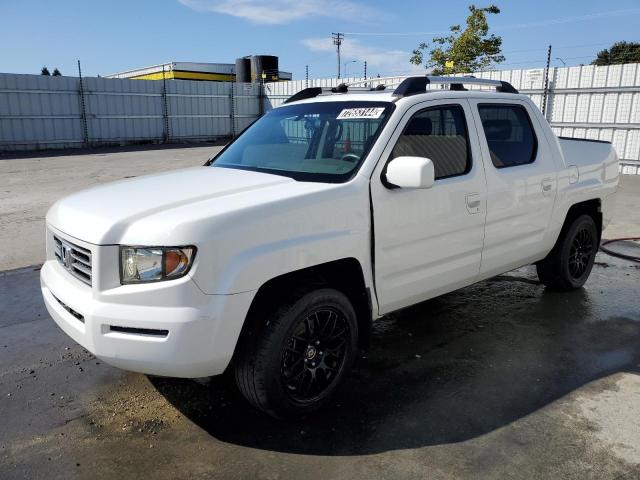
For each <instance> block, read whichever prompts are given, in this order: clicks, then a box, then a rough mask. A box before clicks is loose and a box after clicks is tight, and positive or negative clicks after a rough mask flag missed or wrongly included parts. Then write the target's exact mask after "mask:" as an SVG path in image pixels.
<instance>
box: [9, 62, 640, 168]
mask: <svg viewBox="0 0 640 480" xmlns="http://www.w3.org/2000/svg"><path fill="white" fill-rule="evenodd" d="M475 76H477V77H480V78H491V79H497V80H505V81H508V82H509V83H511V84H512V85H513V86H514V87H515V88H517V89H518V90H520V92H522V93H524V94H527V95H529V96H530V97H531V98H532V100H533V101H534V103H535V104H536V105H538V107H541V106H542V97H543V92H544V90H543V88H544V70H543V69H529V70H496V71H490V72H480V73H477V74H475ZM404 78H405V77H395V78H393V79H390V80H389V79H386V80H384V81H380V80H376V79H375V78H372V79H370V81H371V84H372V85H375V84H376V83H385V84H387V85H397V84H398V83H400V82H401V81H402V80H403V79H404ZM357 80H362V79H360V78H349V79H342V80H338V79H335V78H328V79H313V80H308V81H305V80H296V81H289V82H279V83H268V84H266V85H265V86H264V91H263V95H261V86H260V85H259V84H241V83H229V82H203V81H187V80H167V81H166V82H163V81H152V80H122V79H106V78H84V79H83V81H82V92H81V88H80V80H79V79H78V78H75V77H46V76H41V75H17V74H0V151H14V150H36V149H48V148H72V147H80V146H94V145H110V144H128V143H141V142H184V141H202V140H214V139H217V138H221V137H231V136H234V135H235V134H237V133H238V132H240V131H241V130H242V129H243V128H245V127H246V126H247V125H248V124H249V123H251V122H252V121H253V120H255V119H256V118H257V117H259V116H260V115H261V114H262V113H263V112H264V111H266V110H269V109H270V108H272V107H275V106H277V105H280V104H281V103H282V102H283V101H284V100H285V99H286V98H288V97H289V96H291V95H293V94H294V93H296V92H298V91H300V90H301V89H303V88H305V87H307V86H309V87H311V86H335V85H337V84H338V83H341V82H349V81H357ZM546 117H547V119H548V120H549V122H550V123H551V125H552V127H553V129H554V130H555V132H556V133H557V134H559V135H562V136H568V137H576V138H592V139H599V140H607V141H611V142H613V145H614V147H615V148H616V151H617V152H618V155H619V156H620V158H621V159H623V160H624V166H623V171H625V173H640V64H636V63H630V64H625V65H610V66H603V67H596V66H593V65H585V66H579V67H566V68H552V69H550V71H549V90H548V95H547V107H546Z"/></svg>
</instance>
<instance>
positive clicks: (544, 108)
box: [542, 45, 551, 118]
mask: <svg viewBox="0 0 640 480" xmlns="http://www.w3.org/2000/svg"><path fill="white" fill-rule="evenodd" d="M550 64H551V45H549V49H548V50H547V66H546V67H545V69H544V93H543V94H542V115H543V116H544V117H545V118H547V115H546V112H547V94H548V93H549V65H550Z"/></svg>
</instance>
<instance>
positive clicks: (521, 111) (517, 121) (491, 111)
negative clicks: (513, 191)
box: [478, 104, 538, 168]
mask: <svg viewBox="0 0 640 480" xmlns="http://www.w3.org/2000/svg"><path fill="white" fill-rule="evenodd" d="M478 112H479V113H480V120H481V121H482V128H483V130H484V134H485V137H486V139H487V145H488V147H489V153H490V154H491V162H492V163H493V165H494V167H496V168H506V167H516V166H518V165H526V164H528V163H532V162H533V161H534V160H535V159H536V152H537V149H538V141H537V139H536V135H535V133H534V131H533V126H532V124H531V119H530V118H529V114H528V113H527V110H526V109H525V108H524V107H523V106H521V105H504V104H497V105H487V104H481V105H478Z"/></svg>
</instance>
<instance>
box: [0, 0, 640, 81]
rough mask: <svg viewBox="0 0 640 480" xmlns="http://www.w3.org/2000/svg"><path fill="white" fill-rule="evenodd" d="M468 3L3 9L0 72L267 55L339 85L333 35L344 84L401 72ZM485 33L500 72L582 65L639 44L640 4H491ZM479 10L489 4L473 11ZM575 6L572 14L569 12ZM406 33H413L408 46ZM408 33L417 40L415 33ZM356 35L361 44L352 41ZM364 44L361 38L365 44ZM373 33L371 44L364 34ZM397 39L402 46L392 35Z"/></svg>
mask: <svg viewBox="0 0 640 480" xmlns="http://www.w3.org/2000/svg"><path fill="white" fill-rule="evenodd" d="M469 3H471V2H470V1H469V0H466V1H459V0H449V1H446V2H428V1H424V0H423V1H417V0H416V1H413V0H404V1H403V0H395V1H388V0H387V1H384V2H383V1H378V0H343V1H339V0H155V1H152V0H128V1H127V0H91V1H88V0H84V1H80V0H0V19H2V28H0V71H2V72H16V73H39V71H40V68H41V67H42V66H43V65H47V66H48V67H49V69H50V70H53V68H54V67H58V68H59V69H60V70H61V71H62V73H63V74H69V75H76V59H78V58H79V59H81V61H82V65H83V73H85V74H86V75H97V74H101V75H106V74H109V73H113V72H116V71H121V70H127V69H130V68H135V67H142V66H148V65H153V64H158V63H163V62H166V61H194V62H197V61H201V62H221V63H231V62H233V61H234V59H235V58H236V57H238V56H243V55H248V54H258V53H263V54H272V55H278V56H279V57H280V69H281V70H286V71H291V72H293V74H294V78H303V77H304V69H305V65H309V69H310V75H311V76H313V77H327V76H332V75H335V70H336V59H335V52H334V47H333V45H332V44H331V40H330V35H331V32H336V31H340V32H346V33H347V35H346V39H345V44H344V45H343V47H344V48H343V61H351V60H355V61H356V62H355V63H350V64H349V65H348V71H349V73H350V74H355V73H358V74H361V72H362V62H363V61H364V60H367V62H368V65H369V73H370V74H371V75H375V74H377V73H380V74H381V75H382V76H385V75H395V74H401V73H406V72H409V71H410V70H411V69H412V66H411V65H410V64H409V62H408V57H409V56H410V52H411V50H412V49H413V48H414V47H415V46H416V45H417V44H418V43H419V42H420V41H425V40H426V41H428V40H430V39H431V37H432V35H430V34H429V33H428V32H436V33H437V32H445V31H446V30H447V29H448V27H449V26H450V25H452V24H455V23H463V22H464V18H465V17H466V15H467V13H468V10H467V6H468V5H469ZM494 3H495V4H496V5H498V6H499V7H500V9H501V10H502V13H500V15H498V16H492V18H491V19H490V22H491V23H490V24H491V26H492V28H493V30H494V31H495V33H496V34H499V35H501V36H502V37H503V51H504V53H505V56H506V58H507V59H506V61H505V63H504V64H503V67H501V68H526V67H539V66H543V65H544V61H545V58H546V48H547V45H549V44H552V45H553V46H554V50H553V55H552V57H553V59H554V60H553V65H556V66H561V65H562V62H561V61H560V60H556V57H561V58H563V59H564V61H565V62H566V63H567V64H568V65H577V64H580V63H589V62H590V60H591V59H592V58H593V56H594V54H595V52H597V51H598V50H600V49H602V48H605V47H607V46H608V45H610V44H611V43H612V42H614V41H617V40H627V41H640V28H639V27H638V25H640V0H611V1H609V2H606V3H603V2H602V1H595V0H581V1H564V2H562V1H559V0H555V1H549V0H542V1H540V0H539V1H528V2H525V1H523V0H509V1H507V0H496V1H495V2H494ZM477 5H478V6H485V5H486V4H485V3H477ZM577 6H579V8H576V7H577ZM406 33H411V34H409V35H405V34H406ZM413 33H416V34H413ZM357 34H358V35H357ZM362 34H367V35H362ZM371 34H375V35H371ZM397 34H400V35H397Z"/></svg>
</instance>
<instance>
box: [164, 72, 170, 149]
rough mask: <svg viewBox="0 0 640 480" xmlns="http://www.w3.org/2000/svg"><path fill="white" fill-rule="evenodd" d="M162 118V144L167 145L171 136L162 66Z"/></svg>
mask: <svg viewBox="0 0 640 480" xmlns="http://www.w3.org/2000/svg"><path fill="white" fill-rule="evenodd" d="M162 118H163V120H164V143H169V142H170V140H171V138H170V136H171V134H170V132H169V104H168V103H167V79H166V78H165V74H164V65H163V66H162Z"/></svg>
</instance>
